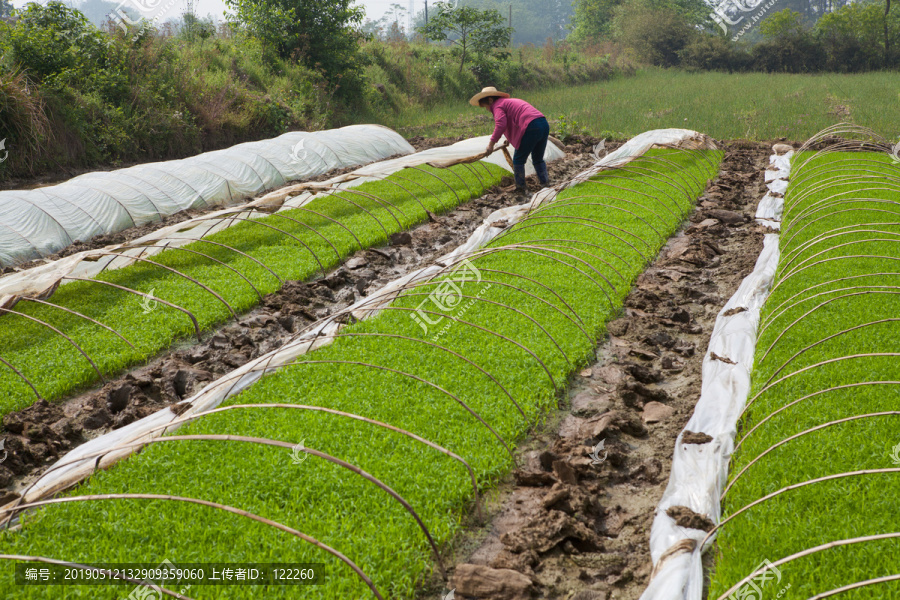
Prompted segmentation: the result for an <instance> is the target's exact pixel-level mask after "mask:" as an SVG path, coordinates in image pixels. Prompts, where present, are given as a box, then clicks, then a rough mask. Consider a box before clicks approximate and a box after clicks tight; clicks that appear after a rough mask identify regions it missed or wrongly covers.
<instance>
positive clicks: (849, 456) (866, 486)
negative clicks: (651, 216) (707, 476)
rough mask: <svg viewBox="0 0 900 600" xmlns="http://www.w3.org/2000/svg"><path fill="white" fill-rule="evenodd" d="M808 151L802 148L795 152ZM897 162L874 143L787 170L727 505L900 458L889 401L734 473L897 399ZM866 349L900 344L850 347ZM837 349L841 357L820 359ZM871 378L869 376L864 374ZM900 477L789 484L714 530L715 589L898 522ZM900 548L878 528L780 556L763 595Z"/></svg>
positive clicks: (893, 559) (813, 582)
mask: <svg viewBox="0 0 900 600" xmlns="http://www.w3.org/2000/svg"><path fill="white" fill-rule="evenodd" d="M809 157H810V154H805V155H802V156H800V157H795V158H794V165H798V164H800V163H801V162H802V161H804V160H806V159H808V158H809ZM897 175H898V170H897V166H896V165H894V164H892V163H891V161H890V157H888V156H887V155H885V154H874V153H834V154H829V155H826V156H824V157H819V158H816V159H814V160H812V161H810V162H808V163H806V164H805V166H802V167H801V168H799V169H795V170H794V172H793V173H792V174H791V184H790V187H789V189H788V193H787V197H786V210H785V215H784V226H783V233H782V236H781V249H782V257H781V263H780V265H779V272H778V274H777V276H776V280H775V286H774V288H773V291H772V295H771V296H770V297H769V299H768V301H767V302H766V306H765V308H764V310H763V318H762V325H761V335H760V337H759V341H758V344H757V348H756V357H757V358H756V365H755V370H754V372H753V389H752V391H751V394H750V401H749V407H748V409H747V411H746V413H745V416H744V418H743V420H742V423H741V429H740V431H741V433H740V434H739V441H740V446H739V448H738V450H737V452H736V453H735V455H734V458H733V460H732V464H731V480H732V481H734V484H733V487H732V488H731V489H730V490H729V491H728V492H727V495H726V501H725V503H724V507H723V508H724V514H725V516H728V515H730V514H733V513H735V512H736V511H737V510H738V509H740V508H741V507H743V506H745V505H747V504H748V503H750V502H752V501H754V500H757V499H759V498H761V497H763V496H765V495H766V494H770V493H772V492H775V491H776V490H779V489H781V488H783V487H785V486H788V485H792V484H796V483H800V482H804V481H808V480H811V479H815V478H818V477H823V476H827V475H831V474H837V473H842V472H849V471H856V470H861V469H886V468H896V467H898V466H900V458H897V459H892V456H891V455H892V452H893V454H894V456H900V452H898V451H897V450H900V447H898V448H897V449H895V450H892V449H894V448H895V446H896V445H897V443H898V442H900V439H898V436H897V431H898V424H900V415H887V416H878V417H870V418H862V419H858V420H852V421H848V422H846V423H842V424H838V425H833V426H830V427H827V428H824V429H822V430H820V431H816V432H813V433H811V434H808V435H805V436H803V437H800V438H797V439H795V440H792V441H789V442H787V443H786V444H784V445H783V446H781V447H779V448H777V449H775V450H773V451H771V452H770V453H768V454H766V455H765V456H762V457H761V458H760V459H759V462H757V463H756V464H753V465H752V466H750V467H749V469H748V470H747V471H746V472H745V473H744V474H743V475H741V476H740V477H738V478H737V479H736V480H735V478H736V477H737V474H738V473H739V472H740V471H741V470H742V469H744V468H745V467H746V466H747V465H749V464H750V463H751V462H752V461H753V460H754V459H756V458H757V457H760V456H761V455H762V454H763V452H765V451H766V450H767V449H768V448H770V447H771V446H772V445H774V444H777V443H779V442H781V441H782V440H785V439H786V438H788V437H790V436H792V435H795V434H798V433H800V432H802V431H805V430H807V429H810V428H812V427H816V426H819V425H823V424H825V423H828V422H831V421H835V420H838V419H844V418H848V417H853V416H855V415H864V414H868V413H877V412H884V411H897V410H900V386H898V385H897V383H896V382H898V381H900V360H898V359H900V356H897V355H896V353H898V352H900V321H898V320H897V315H898V314H900V294H898V290H900V262H898V261H900V243H898V242H900V204H898V201H900V186H898V185H897V182H896V177H897ZM817 307H821V308H817ZM814 309H815V310H814ZM810 311H812V312H810ZM807 313H809V314H808V315H807ZM804 315H807V316H804ZM875 321H882V322H880V323H874V322H875ZM854 327H856V328H857V329H855V330H854V331H850V332H847V333H841V332H843V331H845V330H847V329H850V328H854ZM866 353H895V355H894V356H881V357H860V358H849V359H843V357H850V356H852V355H856V354H866ZM835 359H840V360H835ZM828 360H834V362H832V363H830V364H825V365H820V364H819V363H822V362H823V361H828ZM814 365H819V366H814ZM867 382H869V383H871V384H867V385H855V384H865V383H867ZM874 382H894V383H893V384H877V383H874ZM839 386H854V387H843V388H839V389H836V388H838V387H839ZM764 421H765V422H764ZM757 426H758V428H757V429H755V430H753V428H754V427H757ZM898 490H900V474H898V473H883V474H870V475H862V476H857V477H851V478H841V479H836V480H833V481H825V482H821V483H815V484H812V485H809V486H806V487H802V488H799V489H796V490H793V491H789V492H786V493H784V494H781V495H778V496H776V497H774V498H773V499H771V500H768V501H766V502H765V503H763V504H761V505H758V506H756V507H753V508H751V509H749V510H748V511H747V512H744V513H743V514H741V515H738V516H737V517H735V519H734V521H732V522H730V523H728V524H726V525H725V526H724V529H723V531H722V532H721V534H720V536H719V538H718V557H717V560H716V565H715V572H714V574H713V578H712V587H711V593H710V596H709V597H710V598H711V599H714V598H719V596H720V595H721V594H722V593H724V592H725V591H726V590H727V589H728V588H729V587H731V586H732V585H733V584H735V583H737V582H738V581H740V580H741V579H742V578H744V577H745V576H747V575H749V574H750V573H751V572H752V571H753V569H754V568H756V567H757V566H759V564H760V563H761V562H762V561H763V560H764V559H768V560H770V561H773V562H774V561H775V560H777V559H780V558H783V557H786V556H788V555H791V554H793V553H795V552H799V551H802V550H804V549H806V548H811V547H814V546H817V545H819V544H825V543H828V542H832V541H836V540H842V539H849V538H855V537H860V536H866V535H874V534H883V533H891V532H900V515H898V513H897V510H896V498H897V495H898ZM898 550H900V541H898V540H896V539H895V540H888V541H876V542H869V543H865V544H859V545H852V546H846V547H841V548H834V549H830V550H826V551H824V552H819V553H816V554H812V555H811V556H809V557H806V558H801V559H798V560H795V561H792V562H789V563H787V564H785V565H784V566H782V567H781V568H780V570H781V573H782V579H781V581H780V582H779V583H778V584H775V583H771V582H770V583H769V584H766V586H764V589H763V597H774V594H776V593H777V592H778V590H779V589H780V588H779V586H780V587H782V588H783V587H785V586H786V585H788V584H790V589H789V590H788V592H787V593H786V594H785V595H783V596H781V598H802V599H806V598H809V597H811V596H813V595H815V594H818V593H821V592H825V591H827V590H831V589H834V588H838V587H841V586H843V585H845V584H850V583H854V582H858V581H864V580H867V579H870V578H873V577H880V576H884V575H893V574H896V573H898V572H900V560H898V556H900V552H898ZM770 595H771V596H770ZM898 596H900V584H898V583H896V582H894V583H884V584H880V585H876V586H872V587H866V588H862V589H860V590H858V591H855V592H851V593H846V594H844V595H843V596H842V597H846V598H894V597H898Z"/></svg>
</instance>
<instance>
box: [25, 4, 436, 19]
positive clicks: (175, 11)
mask: <svg viewBox="0 0 900 600" xmlns="http://www.w3.org/2000/svg"><path fill="white" fill-rule="evenodd" d="M29 1H31V0H12V3H13V6H16V7H19V8H21V7H22V6H25V4H27V3H28V2H29ZM112 1H113V2H117V1H119V0H112ZM123 3H124V4H125V5H126V6H132V7H138V6H141V5H142V4H143V5H149V6H156V5H158V4H159V2H158V1H157V0H143V1H141V0H123ZM195 3H196V9H195V10H196V12H197V15H198V16H201V17H205V16H206V15H207V14H213V15H216V16H217V17H221V16H222V13H224V12H225V1H224V0H195ZM394 3H397V4H402V5H403V6H404V7H408V6H409V0H359V4H361V5H363V6H364V7H365V9H366V18H368V19H372V20H377V19H380V18H381V16H382V15H384V13H386V12H387V11H388V9H389V8H390V6H391V4H394ZM163 4H169V1H164V2H163ZM415 7H416V11H420V10H423V9H424V8H425V1H424V0H415ZM183 10H184V0H175V1H174V2H172V10H171V11H170V12H171V13H172V17H176V16H178V15H180V14H181V13H182V12H183ZM163 20H166V19H165V18H163Z"/></svg>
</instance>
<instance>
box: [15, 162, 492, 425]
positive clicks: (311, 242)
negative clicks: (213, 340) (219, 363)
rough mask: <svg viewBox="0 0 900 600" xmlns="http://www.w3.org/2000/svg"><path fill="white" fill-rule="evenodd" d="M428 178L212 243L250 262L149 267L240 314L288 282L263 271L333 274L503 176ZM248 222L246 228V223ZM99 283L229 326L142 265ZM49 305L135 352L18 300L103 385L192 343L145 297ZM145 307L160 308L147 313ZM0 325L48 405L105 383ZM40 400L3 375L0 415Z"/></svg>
mask: <svg viewBox="0 0 900 600" xmlns="http://www.w3.org/2000/svg"><path fill="white" fill-rule="evenodd" d="M421 169H423V170H424V171H425V172H423V171H420V170H416V169H404V170H402V171H400V172H398V173H395V174H394V175H391V176H390V177H388V178H387V180H385V181H377V182H369V183H364V184H362V185H360V186H358V187H357V188H354V189H355V190H356V191H354V192H341V193H340V194H336V195H334V196H327V197H322V198H319V199H316V200H313V201H312V202H310V203H309V204H307V205H306V206H305V207H303V208H300V209H293V210H288V211H284V212H282V213H279V214H276V215H272V216H268V217H264V218H262V219H259V220H258V222H253V223H250V222H244V223H239V224H236V225H234V226H233V227H231V228H229V229H227V230H224V231H221V232H219V233H215V234H213V235H211V236H208V237H207V238H206V239H207V240H209V241H211V242H216V243H217V244H224V245H226V246H230V247H231V248H234V249H236V250H240V251H241V252H243V253H245V254H249V255H250V256H252V257H253V259H255V260H253V259H251V258H248V257H246V256H243V255H242V254H239V253H238V252H235V251H234V250H231V249H229V248H223V247H221V246H218V245H214V244H210V243H206V242H195V243H191V244H188V245H187V246H184V248H186V249H187V250H189V251H190V252H185V251H182V250H168V251H165V252H163V253H160V254H159V255H156V256H154V257H152V258H150V259H149V260H152V261H153V262H156V263H159V264H160V265H165V266H167V267H170V268H172V269H177V270H178V271H179V272H181V273H183V274H185V275H187V276H189V277H192V278H194V279H196V280H197V281H198V282H200V283H202V284H203V285H205V286H207V287H208V288H210V289H211V290H213V291H214V292H216V293H217V294H219V295H220V296H221V297H222V298H223V299H224V300H225V301H226V302H227V303H228V304H229V305H230V306H231V307H232V308H233V309H234V310H235V311H237V312H238V313H241V312H244V311H247V310H249V309H250V308H252V307H253V306H255V305H256V304H257V303H258V302H259V301H260V297H259V296H258V295H257V292H256V291H254V288H253V287H251V285H250V283H252V284H253V286H255V287H256V289H257V290H258V291H259V294H262V295H265V294H268V293H270V292H274V291H276V290H278V289H280V288H281V282H280V281H279V280H278V279H277V278H276V277H275V276H274V275H273V274H272V273H271V272H269V271H268V270H266V269H265V268H264V267H263V266H261V265H260V264H259V262H262V263H263V264H265V265H266V266H267V267H268V268H269V269H271V270H272V271H274V273H276V274H277V275H278V276H279V277H280V278H281V279H282V280H285V281H287V280H305V279H307V278H310V277H314V276H317V275H318V274H320V273H321V270H322V268H324V269H325V270H326V271H327V269H329V268H331V267H334V266H335V265H337V264H338V261H339V259H340V258H341V257H344V256H347V255H348V254H351V253H353V252H354V251H356V250H357V249H358V248H359V246H360V245H361V246H362V247H369V246H375V245H379V244H382V243H384V242H385V241H386V240H387V239H388V236H389V235H390V234H391V233H395V232H397V231H401V230H403V229H406V228H409V227H410V226H412V225H413V224H415V223H418V222H421V221H423V220H425V219H426V218H427V215H426V214H425V211H424V210H423V206H424V207H425V208H427V209H428V210H430V211H432V212H438V213H439V212H442V211H446V210H448V209H450V208H452V207H454V206H456V205H458V204H459V203H460V202H464V201H466V200H468V199H471V198H474V197H478V196H480V195H481V194H482V193H483V192H484V190H485V189H487V187H490V186H491V185H494V184H496V183H498V182H499V181H500V178H501V177H502V176H503V174H504V173H506V171H504V170H503V169H501V168H499V167H496V166H494V165H489V164H487V163H478V164H475V165H472V167H471V169H470V168H468V167H467V166H466V165H458V166H456V167H452V168H451V169H448V170H439V169H433V168H431V167H428V166H424V167H421ZM475 173H477V175H476V174H475ZM445 182H446V183H445ZM414 196H415V197H414ZM420 203H421V204H420ZM311 211H314V212H311ZM315 213H319V214H315ZM320 215H323V216H320ZM326 217H327V218H326ZM241 218H242V219H246V215H244V216H243V217H241ZM262 224H264V225H262ZM267 226H268V227H267ZM351 232H352V234H351ZM354 235H355V238H354ZM298 240H299V241H298ZM301 241H302V243H301ZM304 245H305V246H304ZM197 253H200V254H199V255H198V254H197ZM206 257H210V258H211V259H215V260H217V261H220V262H221V263H225V265H227V266H225V265H223V264H219V263H217V262H214V261H213V260H210V258H206ZM256 261H259V262H256ZM229 267H230V268H229ZM232 269H234V270H236V271H238V272H239V273H240V275H239V274H238V273H236V272H235V271H234V270H232ZM241 275H243V277H246V278H247V280H249V282H250V283H248V281H246V280H244V279H243V278H242V277H241ZM96 279H99V280H102V281H107V282H110V283H115V284H117V285H121V286H125V287H128V288H131V289H134V290H138V291H141V292H144V293H145V294H150V293H152V294H153V296H154V297H155V298H160V299H162V300H165V301H168V302H171V303H173V304H175V305H178V306H181V307H183V308H185V309H187V310H189V311H190V312H191V313H193V314H194V316H195V317H196V318H197V321H198V322H199V325H200V327H201V328H202V329H209V328H211V327H213V326H214V325H216V324H218V323H222V322H223V321H226V320H227V319H228V318H229V317H230V316H231V313H230V311H229V310H228V308H227V307H226V306H225V304H223V303H222V302H221V301H220V300H219V299H217V298H216V297H215V296H214V295H212V294H211V293H210V292H208V291H206V290H204V289H203V288H201V287H200V286H198V285H197V284H196V283H194V282H192V281H190V280H188V279H186V278H184V277H181V276H179V275H177V274H176V273H173V272H172V271H169V270H166V269H164V268H162V267H160V266H155V265H153V264H149V263H147V262H140V263H136V264H134V265H132V266H129V267H126V268H124V269H119V270H117V271H110V272H106V273H103V274H101V275H99V276H98V277H97V278H96ZM50 301H51V302H53V303H54V304H56V305H59V306H62V307H65V308H68V309H70V310H73V311H77V312H80V313H82V314H84V315H87V316H89V317H91V318H93V319H96V320H97V321H99V322H100V323H104V324H106V325H108V326H110V327H112V328H114V329H115V330H116V331H118V332H119V333H120V334H121V335H122V336H123V337H124V338H125V339H127V340H128V341H129V342H131V344H133V345H134V348H131V347H130V346H129V345H128V344H127V343H125V342H124V341H123V340H122V339H121V338H119V337H118V336H116V335H115V334H113V333H112V332H110V331H108V330H106V329H104V328H102V327H100V326H98V325H95V324H93V323H91V322H90V321H87V320H85V319H83V318H81V317H78V316H76V315H74V314H71V313H68V312H65V311H63V310H61V309H59V308H54V307H51V306H44V305H40V304H35V303H32V302H20V303H19V304H18V305H17V306H16V307H15V310H17V311H20V312H22V313H25V314H27V315H29V316H31V317H34V318H37V319H40V320H42V321H44V322H46V323H49V324H50V325H52V326H53V327H55V328H57V329H59V330H60V331H62V332H64V333H65V334H66V335H68V336H69V337H71V338H72V340H74V341H75V342H76V343H77V344H78V345H80V346H81V348H82V349H84V351H85V352H86V353H87V354H88V356H90V357H91V358H92V359H93V360H94V362H95V363H96V364H97V367H98V368H99V369H100V371H101V372H102V373H104V374H108V375H109V374H114V373H117V372H119V371H121V370H122V369H123V368H124V367H126V366H129V365H133V364H136V363H138V362H140V361H142V360H145V359H146V358H148V357H150V356H152V355H153V354H155V353H156V352H158V351H160V350H162V349H164V348H166V347H168V346H169V345H170V344H171V343H172V342H173V341H174V340H176V339H178V338H182V337H185V336H190V335H192V334H193V333H194V326H193V324H192V322H191V320H190V318H189V317H188V316H187V315H185V314H184V313H183V312H181V311H178V310H176V309H174V308H171V307H169V306H166V305H164V304H162V303H155V304H154V303H153V302H149V303H148V301H147V300H146V299H145V298H143V297H141V296H137V295H135V294H131V293H129V292H125V291H121V290H118V289H115V288H113V287H110V286H107V285H102V284H98V283H89V282H80V281H79V282H72V283H69V284H67V285H64V286H62V287H60V288H59V290H58V291H57V292H56V293H55V294H54V295H53V296H52V298H51V299H50ZM145 306H149V307H152V308H153V310H150V311H149V312H148V311H147V310H145V308H144V307H145ZM0 325H2V327H3V339H4V344H3V348H2V349H0V356H2V357H3V358H4V359H5V360H6V361H8V362H9V363H10V364H12V365H14V366H15V367H16V368H17V369H19V371H21V372H22V374H24V375H25V377H27V378H28V379H29V380H30V381H31V382H32V383H33V384H34V385H35V387H36V388H37V389H38V391H39V392H40V393H41V395H42V396H43V397H44V398H46V399H48V400H53V399H57V398H60V397H63V396H65V395H67V394H69V393H71V392H73V391H75V390H77V389H79V388H83V387H84V386H86V385H89V384H92V383H94V382H95V381H97V380H98V375H97V373H96V371H95V370H94V369H93V367H92V366H91V365H90V363H89V362H88V361H87V359H85V358H84V356H83V355H82V354H81V353H80V352H79V351H78V350H77V349H76V348H75V347H74V346H73V345H72V344H71V343H69V342H68V341H67V340H65V339H64V338H63V337H61V336H60V335H58V334H56V333H55V332H53V331H52V330H50V329H48V328H47V327H44V326H42V325H40V324H38V323H36V322H34V321H31V320H28V319H26V318H25V317H22V316H19V315H15V314H7V315H4V316H3V317H2V322H0ZM34 400H35V394H34V392H33V391H32V390H31V388H30V387H28V385H27V384H26V383H25V382H24V381H22V379H21V378H19V377H18V376H17V375H16V374H15V373H14V372H13V371H12V370H11V369H9V368H8V367H6V366H3V367H2V369H0V415H3V414H6V413H7V412H9V411H12V410H17V409H21V408H23V407H25V406H28V405H29V404H31V403H32V402H34Z"/></svg>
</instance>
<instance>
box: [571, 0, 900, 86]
mask: <svg viewBox="0 0 900 600" xmlns="http://www.w3.org/2000/svg"><path fill="white" fill-rule="evenodd" d="M739 2H740V0H734V2H733V5H734V6H740V5H739ZM767 5H768V6H771V10H768V12H766V10H765V7H766V6H767ZM751 6H753V7H754V10H752V11H746V12H742V11H743V10H744V9H740V10H736V11H734V12H732V13H730V14H725V17H726V18H727V19H728V20H727V21H725V22H726V23H728V24H729V25H728V26H727V31H723V29H725V28H726V26H724V25H723V26H719V25H718V23H716V22H715V21H716V19H713V18H711V10H712V9H711V7H710V6H709V5H707V4H706V3H705V2H703V0H576V3H575V14H574V16H573V24H572V34H571V35H570V36H569V38H568V40H569V41H572V42H574V43H576V44H578V45H579V46H581V47H586V46H591V45H599V44H603V43H614V44H617V45H620V46H621V47H624V48H625V49H626V50H627V51H628V52H629V53H630V54H631V55H632V56H633V57H634V58H635V59H637V60H638V61H640V62H644V63H647V64H652V65H657V66H662V67H683V68H688V69H697V70H722V71H765V72H788V73H809V72H819V71H833V72H847V73H849V72H861V71H870V70H878V69H890V68H896V67H897V66H898V65H900V16H898V15H897V12H896V11H893V12H892V11H890V0H874V1H873V0H860V1H856V2H849V1H848V0H774V1H772V2H766V3H759V2H754V3H753V4H752V5H751ZM757 7H763V10H762V11H761V12H763V13H765V14H764V17H763V18H759V20H758V21H757V19H756V18H754V17H755V16H756V15H758V14H759V12H760V11H757V10H756V8H757ZM718 20H719V21H720V22H721V21H722V20H723V19H721V18H720V19H718ZM742 28H743V29H742Z"/></svg>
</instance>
